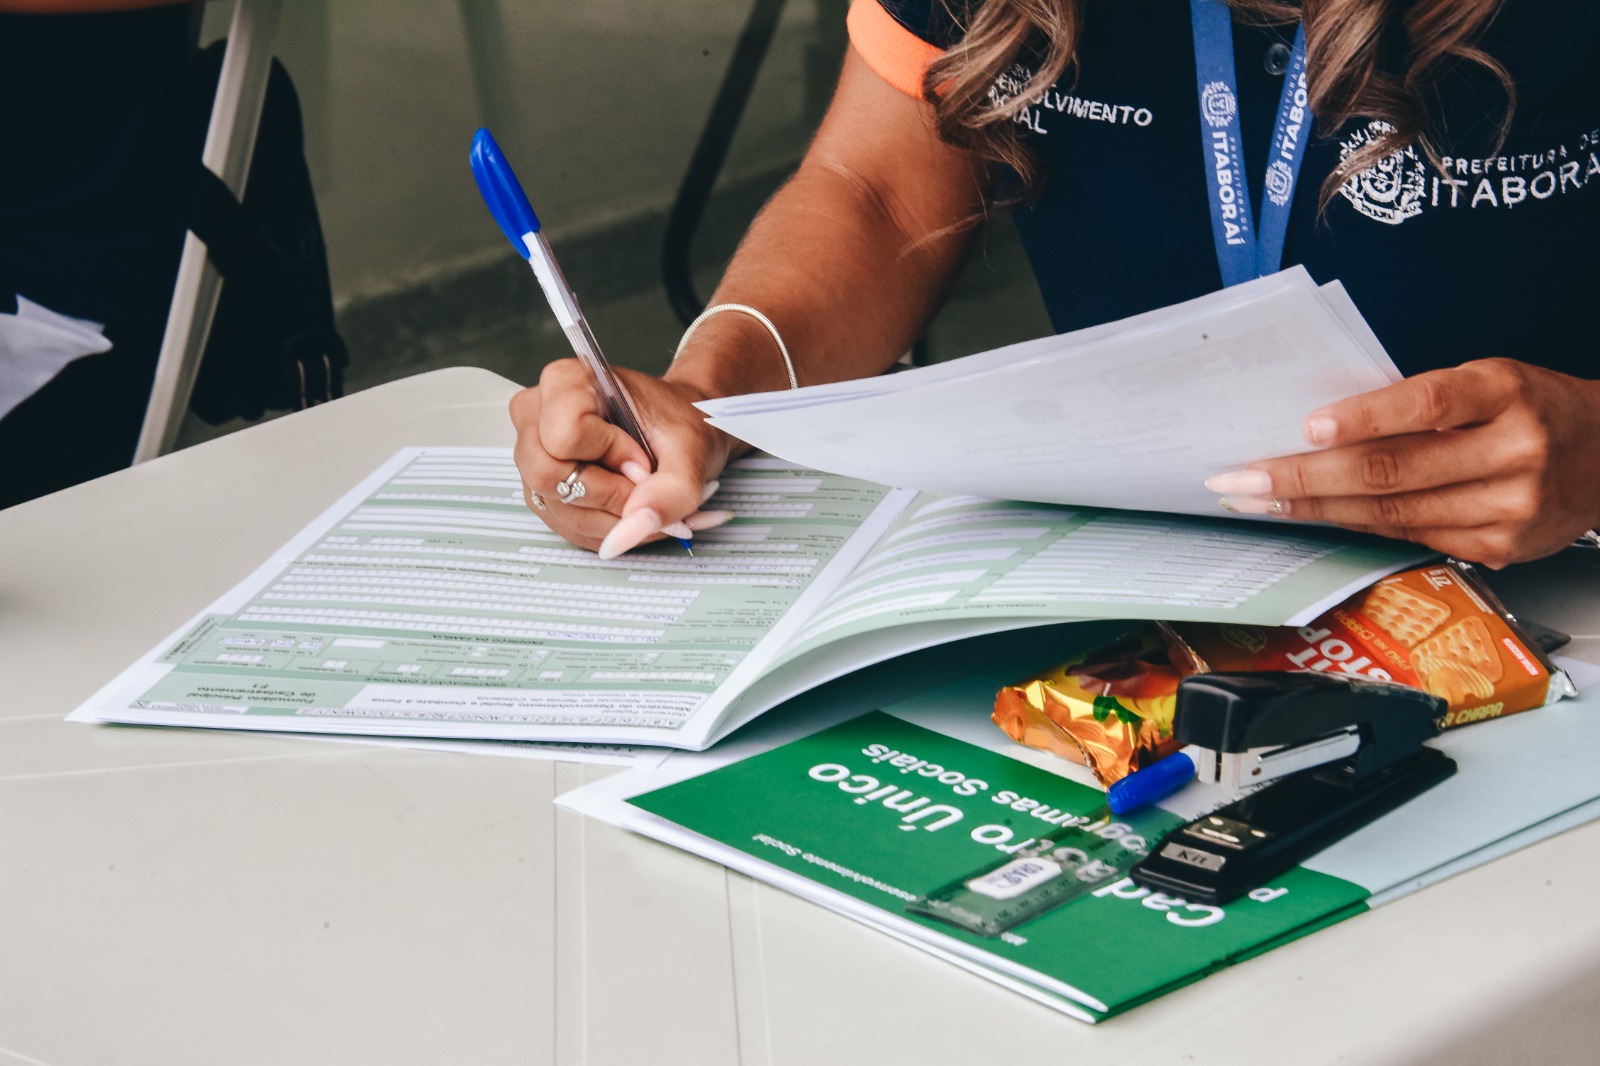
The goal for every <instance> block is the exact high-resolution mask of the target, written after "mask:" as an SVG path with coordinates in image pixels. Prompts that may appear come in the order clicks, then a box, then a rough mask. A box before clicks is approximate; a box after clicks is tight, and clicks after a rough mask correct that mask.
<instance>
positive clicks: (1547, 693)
mask: <svg viewBox="0 0 1600 1066" xmlns="http://www.w3.org/2000/svg"><path fill="white" fill-rule="evenodd" d="M1161 624H1162V626H1163V628H1164V629H1165V630H1166V632H1167V634H1168V636H1169V639H1171V640H1173V641H1175V646H1174V647H1173V649H1172V654H1173V657H1174V659H1175V661H1177V662H1178V663H1179V664H1180V669H1181V670H1182V672H1183V673H1186V674H1187V673H1197V672H1208V671H1220V672H1230V673H1231V672H1235V671H1253V670H1327V671H1343V672H1345V673H1352V674H1360V675H1364V676H1366V677H1372V678H1376V679H1378V680H1381V681H1397V682H1399V683H1400V684H1403V685H1410V686H1412V687H1414V688H1420V689H1425V690H1426V691H1428V692H1431V693H1433V694H1434V695H1436V696H1442V697H1444V699H1445V702H1446V703H1447V704H1448V706H1449V709H1448V711H1447V713H1446V715H1445V719H1444V726H1445V728H1447V729H1448V728H1450V727H1452V726H1460V725H1467V724H1469V723H1471V722H1480V721H1484V720H1486V719H1490V718H1500V717H1503V716H1505V715H1508V714H1516V713H1518V712H1520V711H1526V710H1531V709H1533V708H1535V707H1542V706H1544V705H1545V704H1547V703H1552V702H1554V701H1555V700H1558V699H1561V698H1563V697H1566V696H1572V695H1576V694H1577V690H1576V688H1574V686H1573V684H1572V681H1571V679H1569V678H1568V677H1567V676H1566V674H1565V673H1563V672H1562V671H1560V670H1557V669H1556V668H1555V667H1554V666H1553V665H1552V664H1551V662H1550V660H1549V658H1548V657H1547V656H1546V655H1545V654H1544V651H1543V649H1541V648H1540V647H1539V646H1538V645H1537V644H1536V643H1534V642H1533V641H1531V640H1529V639H1528V638H1527V637H1526V636H1524V635H1523V633H1522V631H1521V629H1520V627H1519V626H1518V625H1517V623H1516V619H1515V618H1513V617H1512V615H1511V614H1510V612H1508V611H1507V610H1506V609H1505V607H1504V606H1503V605H1502V604H1501V603H1500V601H1499V600H1498V599H1496V598H1495V596H1494V593H1492V592H1491V591H1490V590H1489V588H1488V586H1486V585H1485V584H1484V583H1483V580H1482V578H1480V577H1479V576H1478V574H1477V571H1475V570H1474V569H1473V568H1472V567H1471V566H1470V565H1468V564H1466V563H1456V562H1453V561H1452V562H1443V563H1437V564H1434V565H1431V566H1423V567H1417V568H1416V569H1413V570H1405V571H1402V572H1400V573H1398V574H1394V575H1392V576H1390V577H1386V578H1384V579H1383V580H1382V581H1379V582H1378V583H1377V584H1375V585H1372V586H1371V587H1370V588H1367V589H1366V590H1364V591H1362V592H1359V593H1357V594H1356V595H1354V596H1352V597H1350V598H1349V599H1348V600H1345V601H1344V602H1343V603H1341V604H1339V606H1337V607H1335V608H1333V609H1332V610H1330V611H1326V612H1324V613H1323V614H1321V615H1319V616H1318V617H1317V618H1316V619H1315V620H1314V621H1313V622H1311V623H1310V624H1309V625H1304V626H1299V627H1294V626H1275V627H1269V626H1241V625H1228V624H1218V623H1208V622H1170V623H1161Z"/></svg>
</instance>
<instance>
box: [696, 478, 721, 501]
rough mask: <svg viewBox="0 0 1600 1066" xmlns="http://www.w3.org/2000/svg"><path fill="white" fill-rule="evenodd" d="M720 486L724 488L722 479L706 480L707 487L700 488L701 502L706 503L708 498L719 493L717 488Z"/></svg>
mask: <svg viewBox="0 0 1600 1066" xmlns="http://www.w3.org/2000/svg"><path fill="white" fill-rule="evenodd" d="M720 488H722V482H720V481H708V482H706V483H705V487H704V488H702V489H701V490H700V502H701V503H705V502H706V501H707V500H709V499H711V497H713V496H715V495H716V494H717V490H718V489H720Z"/></svg>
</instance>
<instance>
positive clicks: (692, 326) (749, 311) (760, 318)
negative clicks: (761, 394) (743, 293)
mask: <svg viewBox="0 0 1600 1066" xmlns="http://www.w3.org/2000/svg"><path fill="white" fill-rule="evenodd" d="M721 311H738V312H739V313H740V314H745V315H749V316H750V317H751V318H753V319H755V320H756V321H757V322H759V323H761V324H762V325H763V326H766V327H767V332H768V333H770V334H772V339H773V340H775V341H777V342H778V354H779V355H781V356H783V369H784V371H785V372H786V373H787V374H788V375H789V387H790V388H791V389H798V388H799V387H800V379H799V378H797V377H795V373H794V360H793V359H790V358H789V346H788V345H786V344H784V343H783V337H781V336H780V335H779V334H778V327H777V326H774V325H773V324H772V319H770V318H768V317H767V316H766V315H764V314H762V313H761V312H760V311H757V310H756V309H755V308H754V307H751V306H750V305H749V304H714V305H712V306H711V307H708V308H706V309H705V310H704V311H701V312H700V315H699V317H698V318H696V319H695V320H694V321H693V322H691V323H689V328H688V329H686V330H684V331H683V337H682V338H681V339H680V340H679V341H678V348H677V350H676V351H674V352H673V353H672V360H673V362H677V360H678V356H680V355H682V354H683V346H684V345H686V344H688V343H689V338H690V337H692V336H694V331H695V330H697V329H699V328H700V323H702V322H704V321H705V320H706V319H708V318H710V317H711V316H712V315H714V314H717V313H718V312H721Z"/></svg>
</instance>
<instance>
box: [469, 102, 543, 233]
mask: <svg viewBox="0 0 1600 1066" xmlns="http://www.w3.org/2000/svg"><path fill="white" fill-rule="evenodd" d="M471 159H472V176H473V177H474V178H476V179H477V181H478V191H479V192H481V193H483V202H484V203H486V204H488V205H489V213H490V214H491V215H493V216H494V220H495V221H496V222H498V223H499V224H500V229H501V230H502V231H503V232H504V233H505V235H506V240H508V241H510V242H511V246H512V247H513V248H515V249H516V250H517V254H519V255H521V256H522V258H524V259H527V258H528V256H529V252H528V249H527V246H526V245H524V244H523V243H522V236H523V234H525V233H538V232H539V216H538V215H535V214H534V213H533V207H532V206H531V205H530V204H529V203H528V197H527V194H526V193H524V192H523V191H522V185H521V183H520V182H518V181H517V175H516V174H515V172H513V171H512V169H511V164H510V163H508V162H506V157H505V156H504V155H503V154H502V153H501V151H500V146H499V145H498V144H496V143H494V135H493V134H491V133H490V132H489V131H488V130H479V131H478V132H477V134H476V135H475V136H474V137H473V138H472V155H471Z"/></svg>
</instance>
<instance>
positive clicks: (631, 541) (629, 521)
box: [597, 507, 661, 559]
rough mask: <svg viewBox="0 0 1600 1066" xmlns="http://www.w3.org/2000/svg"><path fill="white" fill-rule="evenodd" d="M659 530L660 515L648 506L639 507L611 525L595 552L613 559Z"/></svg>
mask: <svg viewBox="0 0 1600 1066" xmlns="http://www.w3.org/2000/svg"><path fill="white" fill-rule="evenodd" d="M660 530H661V516H660V515H658V514H656V513H655V512H654V511H652V510H650V508H648V507H645V508H641V509H640V510H637V511H635V512H633V513H632V514H630V515H623V516H622V518H621V519H620V520H619V521H618V522H617V524H616V525H614V526H612V527H611V532H610V533H607V534H606V539H605V540H603V541H601V542H600V550H599V552H598V553H597V554H598V555H599V556H600V558H602V559H615V558H616V557H617V556H619V555H621V554H622V553H623V552H625V551H627V550H628V549H630V548H637V547H638V546H639V543H640V542H641V541H643V540H644V539H645V538H646V537H648V536H650V535H651V534H652V533H657V532H659V531H660Z"/></svg>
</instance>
